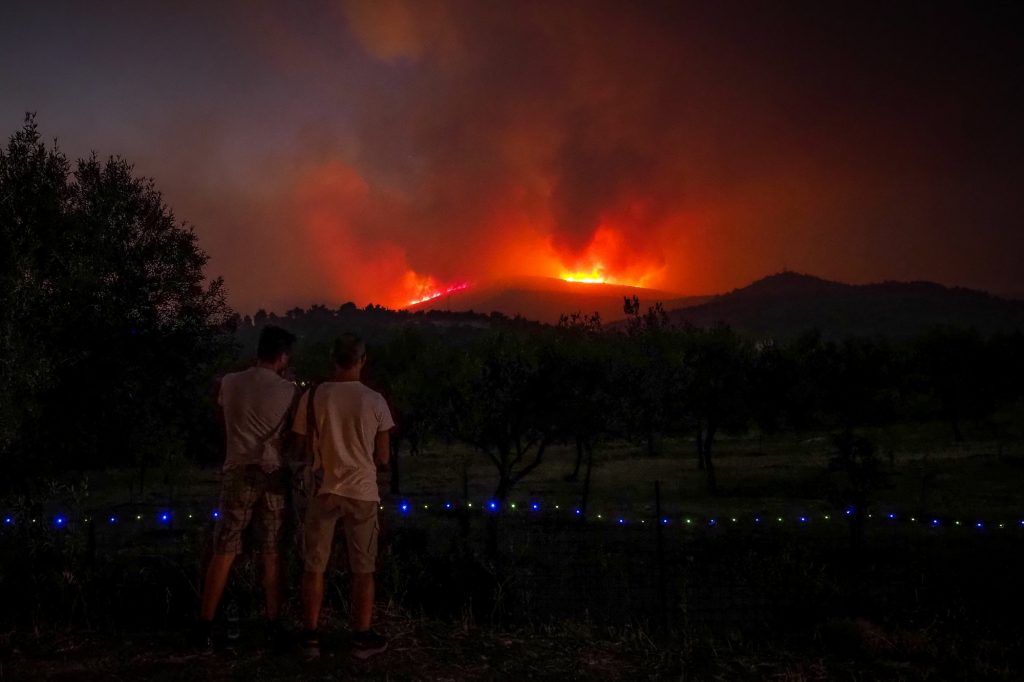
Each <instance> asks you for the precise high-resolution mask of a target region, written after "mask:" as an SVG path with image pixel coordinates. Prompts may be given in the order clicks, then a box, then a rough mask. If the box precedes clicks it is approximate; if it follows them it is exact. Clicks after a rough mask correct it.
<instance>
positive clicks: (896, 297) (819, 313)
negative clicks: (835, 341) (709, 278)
mask: <svg viewBox="0 0 1024 682" xmlns="http://www.w3.org/2000/svg"><path fill="white" fill-rule="evenodd" d="M669 316H670V319H671V320H672V321H674V322H689V323H691V324H695V325H697V326H707V325H711V324H714V323H716V322H726V323H728V324H730V325H731V326H733V327H735V328H737V329H740V330H744V331H747V332H751V333H754V334H763V335H772V336H778V337H784V336H790V335H793V334H796V333H799V332H801V331H804V330H807V329H812V328H814V329H818V330H820V331H821V332H822V334H824V335H826V336H828V337H832V338H836V337H842V336H848V335H872V336H873V335H884V336H896V337H898V336H908V335H911V334H914V333H917V332H919V331H921V330H923V329H926V328H928V327H931V326H935V325H941V324H958V325H964V326H972V327H975V328H977V329H978V330H980V331H982V332H985V333H991V332H994V331H1000V330H1002V331H1012V330H1024V302H1022V301H1016V300H1008V299H1004V298H1000V297H997V296H993V295H991V294H988V293H985V292H982V291H975V290H972V289H963V288H959V287H954V288H950V287H945V286H942V285H941V284H935V283H933V282H882V283H879V284H863V285H853V284H843V283H841V282H831V281H828V280H824V279H820V278H818V277H813V276H811V275H803V274H799V273H795V272H782V273H778V274H775V275H770V276H768V277H765V278H764V279H760V280H758V281H756V282H754V283H753V284H751V285H749V286H746V287H743V288H742V289H736V290H734V291H731V292H729V293H727V294H722V295H719V296H714V297H712V298H711V299H710V300H708V301H706V302H702V303H700V304H697V305H690V306H683V307H676V308H674V309H672V310H670V312H669Z"/></svg>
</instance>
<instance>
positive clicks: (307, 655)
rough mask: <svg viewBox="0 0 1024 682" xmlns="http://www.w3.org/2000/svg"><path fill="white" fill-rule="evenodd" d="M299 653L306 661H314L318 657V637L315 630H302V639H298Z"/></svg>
mask: <svg viewBox="0 0 1024 682" xmlns="http://www.w3.org/2000/svg"><path fill="white" fill-rule="evenodd" d="M299 655H300V656H302V658H303V660H306V661H315V660H316V659H318V658H320V637H319V635H317V633H316V632H313V631H310V630H303V631H302V639H300V640H299Z"/></svg>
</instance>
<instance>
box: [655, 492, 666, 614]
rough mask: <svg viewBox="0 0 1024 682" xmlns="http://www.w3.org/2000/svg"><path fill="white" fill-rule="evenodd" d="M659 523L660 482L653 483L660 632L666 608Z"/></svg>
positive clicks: (663, 557)
mask: <svg viewBox="0 0 1024 682" xmlns="http://www.w3.org/2000/svg"><path fill="white" fill-rule="evenodd" d="M661 526H662V523H661V481H655V482H654V528H655V541H656V551H657V560H658V615H659V621H660V623H659V624H660V626H661V629H662V631H666V630H668V606H667V605H666V603H665V601H666V599H665V544H664V539H663V537H662V533H663V531H662V528H661Z"/></svg>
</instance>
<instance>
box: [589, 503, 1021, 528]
mask: <svg viewBox="0 0 1024 682" xmlns="http://www.w3.org/2000/svg"><path fill="white" fill-rule="evenodd" d="M576 516H583V512H582V511H581V510H580V509H579V508H578V507H577V508H576ZM1020 525H1022V526H1024V521H1021V522H1020Z"/></svg>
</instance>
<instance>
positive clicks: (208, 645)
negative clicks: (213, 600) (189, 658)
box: [188, 620, 214, 654]
mask: <svg viewBox="0 0 1024 682" xmlns="http://www.w3.org/2000/svg"><path fill="white" fill-rule="evenodd" d="M188 638H189V642H190V643H191V644H192V646H193V647H195V648H196V649H198V650H199V652H200V653H207V654H208V653H213V649H214V644H213V623H211V622H210V621H208V620H197V621H196V622H195V623H194V624H193V625H192V630H191V632H189V636H188Z"/></svg>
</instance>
